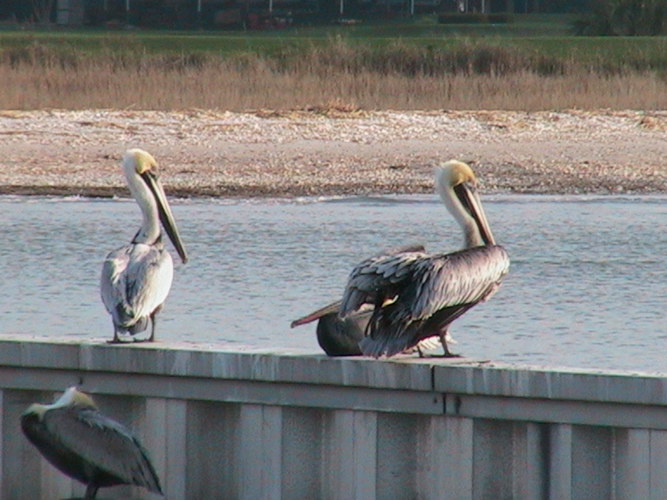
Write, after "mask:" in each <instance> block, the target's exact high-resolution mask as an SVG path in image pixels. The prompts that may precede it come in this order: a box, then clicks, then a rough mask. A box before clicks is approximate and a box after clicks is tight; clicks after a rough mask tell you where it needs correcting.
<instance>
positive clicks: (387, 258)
mask: <svg viewBox="0 0 667 500" xmlns="http://www.w3.org/2000/svg"><path fill="white" fill-rule="evenodd" d="M426 257H428V255H427V254H426V253H424V252H403V253H396V254H387V255H379V256H376V257H371V258H369V259H366V260H365V261H363V262H361V263H360V264H359V265H357V266H356V267H355V268H354V269H353V270H352V272H351V273H350V277H349V279H348V282H347V286H346V288H345V292H344V293H343V299H342V301H341V306H340V314H341V316H343V317H345V316H347V315H349V314H351V313H353V312H355V311H358V310H359V309H360V308H361V307H362V306H363V305H364V304H373V305H375V306H382V304H383V303H384V301H385V300H387V299H389V300H393V298H394V297H395V296H396V295H397V294H398V293H399V291H400V289H401V288H402V287H403V284H404V283H405V282H406V281H410V280H411V275H412V273H413V270H414V269H415V264H416V263H417V262H419V261H420V260H422V259H424V258H426Z"/></svg>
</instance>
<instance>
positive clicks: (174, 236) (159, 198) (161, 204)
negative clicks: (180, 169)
mask: <svg viewBox="0 0 667 500" xmlns="http://www.w3.org/2000/svg"><path fill="white" fill-rule="evenodd" d="M141 177H142V179H143V180H144V182H145V183H146V185H147V186H148V189H150V190H151V193H153V196H154V197H155V202H156V204H157V211H158V215H159V216H160V222H162V227H164V230H165V232H166V233H167V236H169V239H170V240H171V242H172V243H173V245H174V248H175V249H176V252H178V256H179V257H180V258H181V262H183V264H185V263H186V262H187V261H188V256H187V254H186V252H185V247H184V246H183V242H182V241H181V235H180V234H179V233H178V228H177V227H176V222H175V221H174V216H173V214H172V213H171V207H170V206H169V202H168V201H167V195H165V194H164V189H163V188H162V184H161V183H160V181H159V180H158V179H157V178H156V177H155V176H154V175H153V174H151V173H150V172H148V171H147V172H145V173H143V174H142V175H141Z"/></svg>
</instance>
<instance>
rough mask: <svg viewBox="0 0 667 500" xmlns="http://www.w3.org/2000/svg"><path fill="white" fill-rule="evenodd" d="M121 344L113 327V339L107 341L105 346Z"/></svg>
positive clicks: (114, 326) (116, 330)
mask: <svg viewBox="0 0 667 500" xmlns="http://www.w3.org/2000/svg"><path fill="white" fill-rule="evenodd" d="M122 343H123V342H122V341H121V340H120V339H119V338H118V329H117V328H116V325H113V339H111V340H107V344H122Z"/></svg>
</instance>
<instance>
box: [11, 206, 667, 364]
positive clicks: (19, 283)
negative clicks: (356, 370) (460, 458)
mask: <svg viewBox="0 0 667 500" xmlns="http://www.w3.org/2000/svg"><path fill="white" fill-rule="evenodd" d="M483 202H484V204H485V208H486V213H487V216H488V217H489V221H490V224H491V227H492V228H493V230H494V233H495V236H496V238H497V239H498V241H499V243H501V244H503V245H504V246H505V247H506V248H507V250H508V251H509V253H510V256H511V259H512V267H511V269H510V274H509V275H508V276H507V278H506V280H505V281H504V283H503V286H502V287H501V289H500V291H499V292H498V294H496V295H495V296H494V297H493V298H492V299H491V300H490V301H489V302H487V303H485V304H482V305H480V306H478V307H476V308H474V309H472V310H471V311H469V312H468V313H467V314H466V315H465V316H464V317H462V318H461V319H459V320H457V321H456V322H455V323H454V325H453V327H452V329H451V332H452V335H453V336H454V338H455V339H456V340H458V344H457V345H455V346H453V350H454V351H455V352H460V353H462V354H464V355H465V356H466V357H469V358H475V359H491V360H498V361H506V362H516V363H521V364H525V363H527V364H533V365H534V364H546V365H555V366H572V367H584V368H601V369H613V370H641V371H661V372H667V312H666V309H667V263H666V262H667V257H666V256H667V197H665V196H642V197H559V196H525V195H522V196H514V195H507V196H495V197H493V196H485V197H484V198H483ZM172 208H173V209H174V215H175V218H176V221H177V224H178V225H179V228H180V230H181V235H182V237H183V241H184V242H185V246H186V248H187V250H188V254H189V257H190V262H189V263H188V264H187V265H185V266H183V265H181V264H180V263H177V264H176V270H175V277H174V283H173V286H172V292H171V294H170V296H169V299H168V300H167V303H166V305H165V309H164V311H163V312H162V313H161V315H160V317H159V322H158V327H157V337H158V339H164V340H168V339H179V340H189V341H194V342H197V341H205V342H211V341H224V343H226V344H227V345H228V347H229V346H230V344H231V346H232V347H233V346H234V345H238V346H247V345H251V346H258V347H266V346H270V347H272V346H279V347H285V348H303V349H306V350H310V351H313V352H319V347H318V346H317V342H316V339H315V335H314V325H312V324H311V325H307V326H304V327H300V328H297V329H294V330H291V329H290V328H289V323H290V321H291V320H292V319H294V318H295V317H298V316H300V315H302V314H305V313H308V312H310V311H311V310H313V309H315V308H318V307H320V306H322V305H324V304H327V303H329V302H331V301H333V300H335V299H337V298H339V297H340V295H341V293H342V290H343V287H344V284H345V280H346V278H347V275H348V273H349V271H350V270H351V268H352V266H353V265H354V264H356V263H357V262H358V261H359V260H361V259H362V258H364V257H366V256H369V255H371V254H373V253H376V252H377V251H378V250H379V249H382V248H388V247H393V246H397V245H402V244H407V243H424V244H426V245H427V248H428V249H429V250H432V251H443V250H455V249H457V248H458V247H460V245H461V243H462V236H461V234H460V230H459V228H458V226H456V224H455V223H454V222H453V220H452V218H451V216H450V215H449V214H448V213H447V211H446V209H445V208H444V207H443V206H442V204H441V203H440V202H439V201H437V199H436V197H435V195H433V196H402V197H381V198H380V197H379V198H342V199H331V198H329V199H301V200H293V201H287V200H253V201H248V200H245V201H238V200H234V201H229V200H196V201H189V200H175V201H173V202H172ZM0 213H1V214H2V218H1V220H0V226H1V227H2V235H3V242H2V243H1V244H0V276H2V281H1V282H0V333H20V334H25V335H49V336H54V337H55V336H69V337H76V338H99V339H109V338H111V337H112V333H113V330H112V326H111V320H110V317H109V316H108V314H107V313H106V311H105V310H104V306H103V305H102V303H101V301H100V299H99V292H98V279H99V272H100V268H101V264H102V261H103V260H104V257H105V255H106V254H107V253H108V252H109V251H110V250H112V249H114V248H116V247H118V246H120V245H122V244H125V243H126V242H127V241H129V240H130V239H131V238H132V236H133V235H134V233H135V232H136V229H137V228H138V225H139V222H140V214H139V210H138V208H137V206H136V205H135V203H134V202H133V201H130V200H88V199H76V198H74V199H62V198H58V199H47V198H22V197H0ZM172 255H174V256H175V252H173V249H172ZM175 259H176V257H175Z"/></svg>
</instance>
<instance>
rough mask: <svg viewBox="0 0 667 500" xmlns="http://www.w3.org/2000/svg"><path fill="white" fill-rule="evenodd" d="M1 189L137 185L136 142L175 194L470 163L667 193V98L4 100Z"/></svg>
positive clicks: (422, 172) (340, 181)
mask: <svg viewBox="0 0 667 500" xmlns="http://www.w3.org/2000/svg"><path fill="white" fill-rule="evenodd" d="M0 136H1V137H2V141H0V194H3V195H42V196H85V197H112V196H121V197H124V196H127V195H128V190H127V188H126V186H125V180H124V178H123V177H122V172H121V170H120V167H119V163H120V159H121V156H122V154H123V152H124V150H125V149H127V148H129V147H141V148H144V149H146V150H147V151H149V152H151V153H152V154H153V155H154V156H155V157H156V159H157V160H158V163H159V164H160V168H161V170H162V181H163V183H164V185H165V190H166V191H167V193H168V194H169V195H170V196H175V197H181V198H191V197H193V198H199V197H236V198H254V197H280V198H293V197H301V196H339V195H386V194H417V193H432V192H433V180H432V169H433V166H434V165H437V164H439V163H442V162H444V161H446V160H448V159H450V158H457V159H460V160H463V161H466V162H468V163H470V164H471V166H472V167H473V169H474V170H475V172H476V173H477V175H478V177H479V179H480V189H481V190H482V191H483V192H484V193H512V194H595V195H604V194H661V193H666V192H667V163H666V162H665V156H666V155H665V149H666V148H667V111H651V112H641V111H607V110H598V111H579V110H570V111H559V112H555V111H554V112H551V111H550V112H512V111H469V112H464V111H446V110H440V111H429V112H425V111H415V112H394V111H373V112H360V111H353V112H345V111H338V110H325V111H322V110H317V111H313V110H310V111H303V110H292V111H265V110H262V111H253V112H246V113H230V112H215V111H204V110H189V111H174V112H158V111H127V110H85V111H59V110H44V111H0Z"/></svg>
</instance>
